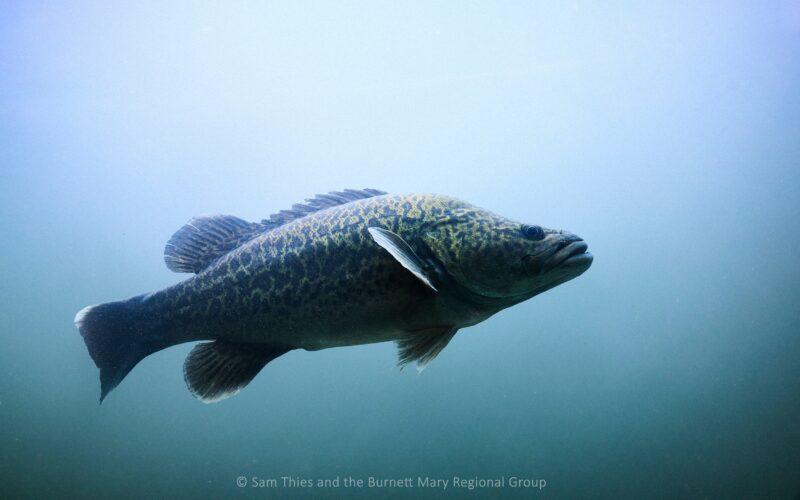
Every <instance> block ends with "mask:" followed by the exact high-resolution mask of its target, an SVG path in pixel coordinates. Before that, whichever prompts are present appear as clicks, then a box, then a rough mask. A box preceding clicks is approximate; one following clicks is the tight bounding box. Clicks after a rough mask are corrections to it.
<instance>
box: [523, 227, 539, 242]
mask: <svg viewBox="0 0 800 500" xmlns="http://www.w3.org/2000/svg"><path fill="white" fill-rule="evenodd" d="M522 235H523V236H525V237H526V238H527V239H529V240H533V241H539V240H541V239H544V229H542V226H528V225H524V226H522Z"/></svg>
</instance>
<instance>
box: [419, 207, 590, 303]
mask: <svg viewBox="0 0 800 500" xmlns="http://www.w3.org/2000/svg"><path fill="white" fill-rule="evenodd" d="M424 239H425V242H426V244H427V245H428V247H429V248H430V249H431V251H432V252H433V254H434V255H435V256H436V258H437V260H438V261H439V262H440V263H441V265H442V267H443V268H444V269H445V271H446V272H447V274H448V275H450V276H451V277H452V278H453V279H454V280H455V281H456V282H457V283H458V284H459V285H461V286H462V287H464V288H466V289H467V290H468V291H469V292H471V293H472V294H476V295H477V296H479V297H485V298H488V299H491V300H495V301H498V300H499V301H501V302H505V303H507V304H509V305H510V304H514V303H517V302H520V301H522V300H526V299H528V298H530V297H533V296H534V295H538V294H539V293H542V292H544V291H546V290H549V289H551V288H553V287H555V286H558V285H560V284H561V283H564V282H566V281H569V280H571V279H573V278H575V277H577V276H580V275H581V274H582V273H583V272H585V271H586V270H587V269H589V267H590V266H591V265H592V260H593V257H592V255H591V254H590V253H589V252H587V249H588V245H587V244H586V242H585V241H583V239H582V238H580V237H578V236H576V235H574V234H572V233H569V232H566V231H562V230H558V229H550V228H547V227H544V226H540V225H536V224H526V223H520V222H515V221H512V220H509V219H506V218H504V217H501V216H498V215H495V214H493V213H491V212H488V211H485V210H482V209H477V208H465V209H462V210H459V211H458V212H457V213H453V214H452V216H451V217H448V218H447V220H442V221H440V222H439V223H438V224H436V225H435V227H433V228H431V229H430V230H429V231H427V233H426V234H425V238H424Z"/></svg>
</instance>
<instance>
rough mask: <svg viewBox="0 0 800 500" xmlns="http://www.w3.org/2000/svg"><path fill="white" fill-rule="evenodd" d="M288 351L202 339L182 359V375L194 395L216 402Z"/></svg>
mask: <svg viewBox="0 0 800 500" xmlns="http://www.w3.org/2000/svg"><path fill="white" fill-rule="evenodd" d="M289 351H290V349H289V348H286V347H276V346H270V345H265V344H240V343H237V342H226V341H224V340H217V341H216V342H205V343H202V344H198V345H196V346H195V348H194V349H192V352H190V353H189V356H188V357H187V358H186V361H185V362H184V363H183V379H184V380H185V381H186V386H187V387H188V388H189V391H190V392H191V393H192V395H193V396H194V397H196V398H197V399H199V400H200V401H202V402H203V403H216V402H217V401H221V400H223V399H227V398H229V397H231V396H234V395H236V394H237V393H238V392H239V391H240V390H242V388H244V387H245V386H246V385H247V384H249V383H250V381H251V380H253V378H254V377H255V376H256V375H258V372H260V371H261V369H262V368H264V365H266V364H267V363H269V362H270V361H272V360H273V359H275V358H277V357H278V356H280V355H282V354H285V353H287V352H289Z"/></svg>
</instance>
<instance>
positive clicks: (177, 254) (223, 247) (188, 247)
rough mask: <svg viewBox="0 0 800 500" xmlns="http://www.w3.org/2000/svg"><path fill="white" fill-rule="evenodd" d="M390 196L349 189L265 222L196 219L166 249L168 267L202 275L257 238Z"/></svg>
mask: <svg viewBox="0 0 800 500" xmlns="http://www.w3.org/2000/svg"><path fill="white" fill-rule="evenodd" d="M383 194H386V193H385V192H384V191H379V190H377V189H345V190H344V191H333V192H330V193H328V194H318V195H316V196H315V197H313V198H308V199H306V203H295V204H294V205H292V208H291V209H290V210H281V211H280V212H278V213H276V214H272V215H270V216H269V219H264V220H263V221H261V223H257V222H247V221H245V220H242V219H240V218H238V217H234V216H233V215H212V216H207V217H195V218H194V219H192V220H190V221H189V222H188V223H186V225H184V226H183V227H182V228H180V229H178V231H177V232H176V233H175V234H173V235H172V238H170V239H169V241H168V242H167V246H166V248H164V261H165V262H166V263H167V267H168V268H170V269H171V270H173V271H175V272H179V273H199V272H200V271H202V270H203V269H205V268H207V267H208V266H209V265H210V264H212V263H213V262H216V261H217V259H219V258H220V257H222V256H223V255H225V254H226V253H228V252H230V251H231V250H233V249H234V248H236V247H238V246H240V245H242V244H244V243H246V242H248V241H250V240H251V239H253V238H254V237H255V236H257V235H259V234H261V233H263V232H265V231H270V230H272V229H275V228H276V227H279V226H282V225H284V224H286V223H287V222H291V221H293V220H296V219H299V218H301V217H305V216H306V215H308V214H311V213H314V212H317V211H319V210H324V209H326V208H330V207H335V206H337V205H344V204H345V203H350V202H351V201H356V200H363V199H364V198H372V197H373V196H380V195H383Z"/></svg>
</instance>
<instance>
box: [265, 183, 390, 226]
mask: <svg viewBox="0 0 800 500" xmlns="http://www.w3.org/2000/svg"><path fill="white" fill-rule="evenodd" d="M384 194H386V192H385V191H380V190H378V189H369V188H368V189H345V190H344V191H331V192H330V193H328V194H318V195H316V196H315V197H313V198H307V199H306V203H295V204H294V205H292V208H291V209H290V210H281V211H280V212H278V213H277V214H272V215H270V216H269V219H264V220H262V221H261V223H262V224H263V225H264V226H265V229H266V230H269V229H274V228H276V227H278V226H282V225H284V224H286V223H287V222H291V221H293V220H296V219H299V218H301V217H305V216H306V215H308V214H310V213H314V212H317V211H319V210H324V209H326V208H330V207H335V206H337V205H344V204H346V203H350V202H351V201H356V200H363V199H365V198H372V197H373V196H381V195H384Z"/></svg>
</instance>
